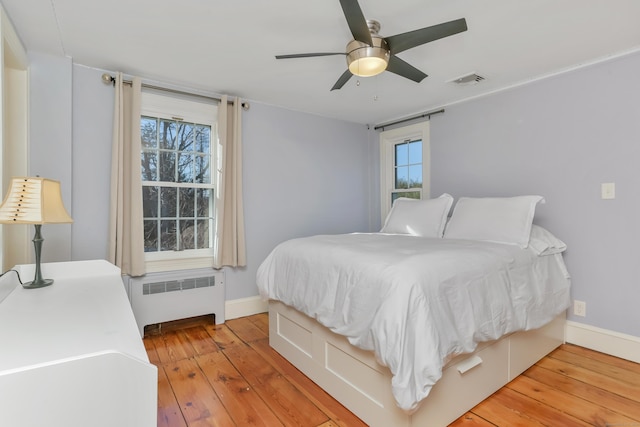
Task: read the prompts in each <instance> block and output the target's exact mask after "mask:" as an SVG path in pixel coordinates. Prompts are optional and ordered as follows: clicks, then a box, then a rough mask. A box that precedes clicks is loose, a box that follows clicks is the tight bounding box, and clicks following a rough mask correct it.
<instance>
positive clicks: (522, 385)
mask: <svg viewBox="0 0 640 427" xmlns="http://www.w3.org/2000/svg"><path fill="white" fill-rule="evenodd" d="M268 323H269V319H268V315H267V314H266V313H263V314H258V315H254V316H249V317H243V318H240V319H233V320H228V321H227V322H226V323H225V324H224V325H214V324H213V322H212V321H211V320H210V319H205V318H200V319H196V320H192V321H188V322H178V323H173V324H165V325H162V327H161V328H157V329H155V330H150V331H149V332H148V333H147V334H146V336H145V338H144V344H145V347H146V349H147V353H148V355H149V359H150V360H151V362H152V363H154V364H155V365H156V366H157V367H158V427H204V426H269V427H270V426H302V427H336V426H349V427H360V426H366V424H365V423H363V422H362V421H361V420H360V419H359V418H357V417H356V416H355V415H353V414H352V413H351V412H349V411H348V410H347V409H345V408H344V407H343V406H341V405H340V404H339V403H338V402H336V401H335V400H334V399H333V398H332V397H331V396H329V395H328V394H327V393H325V392H324V391H323V390H322V389H321V388H319V387H318V386H316V385H315V384H314V383H313V382H312V381H310V380H309V379H308V378H307V377H305V376H304V375H303V374H301V373H300V372H299V371H298V370H297V369H296V368H294V367H293V366H292V365H291V364H289V363H288V362H287V361H286V360H285V359H284V358H282V357H281V356H280V355H279V354H278V353H277V352H275V351H274V350H273V349H271V347H269V340H268V333H269V325H268ZM451 426H453V427H489V426H500V427H501V426H509V427H511V426H549V427H557V426H601V427H613V426H627V427H631V426H636V427H640V365H638V364H636V363H632V362H629V361H626V360H622V359H618V358H615V357H612V356H608V355H605V354H602V353H598V352H594V351H591V350H587V349H584V348H581V347H577V346H573V345H563V346H561V347H560V348H558V349H557V350H555V351H554V352H552V353H551V354H550V355H548V356H547V357H545V358H544V359H542V360H541V361H540V362H538V363H537V364H536V365H534V366H533V367H531V368H530V369H529V370H527V371H526V372H525V373H524V374H522V375H520V376H519V377H518V378H516V379H515V380H513V381H512V382H510V383H509V384H508V385H506V386H505V387H503V388H502V389H500V390H499V391H497V392H496V393H495V394H493V395H492V396H491V397H489V398H488V399H486V400H485V401H483V402H481V403H480V404H478V405H477V406H476V407H474V408H472V409H471V410H470V411H469V412H468V413H467V414H465V415H463V416H462V417H460V418H459V419H458V420H456V421H455V422H454V423H453V424H451ZM389 427H393V426H389Z"/></svg>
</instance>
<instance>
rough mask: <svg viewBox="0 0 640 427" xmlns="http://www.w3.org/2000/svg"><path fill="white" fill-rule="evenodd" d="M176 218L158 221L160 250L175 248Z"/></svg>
mask: <svg viewBox="0 0 640 427" xmlns="http://www.w3.org/2000/svg"><path fill="white" fill-rule="evenodd" d="M176 243H177V236H176V220H171V221H170V220H162V221H160V250H161V251H175V250H177V249H178V248H177V245H176Z"/></svg>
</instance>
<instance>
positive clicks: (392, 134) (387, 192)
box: [380, 121, 431, 222]
mask: <svg viewBox="0 0 640 427" xmlns="http://www.w3.org/2000/svg"><path fill="white" fill-rule="evenodd" d="M419 139H420V140H422V189H415V191H418V190H419V191H420V198H421V199H428V198H429V197H430V195H431V191H430V188H431V144H430V140H429V121H424V122H420V123H416V124H413V125H409V126H403V127H399V128H395V129H391V130H388V131H383V132H380V209H381V211H380V212H381V217H380V218H381V219H382V221H383V222H384V220H385V218H386V217H387V215H388V214H389V211H390V210H391V194H392V192H394V191H396V190H395V188H394V181H395V173H394V157H395V146H396V145H397V144H402V143H405V142H407V141H416V140H419Z"/></svg>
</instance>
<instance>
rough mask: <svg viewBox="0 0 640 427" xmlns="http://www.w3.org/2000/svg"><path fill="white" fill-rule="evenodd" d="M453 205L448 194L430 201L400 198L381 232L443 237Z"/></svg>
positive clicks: (394, 204) (394, 203) (451, 198)
mask: <svg viewBox="0 0 640 427" xmlns="http://www.w3.org/2000/svg"><path fill="white" fill-rule="evenodd" d="M452 204H453V197H451V195H449V194H447V193H444V194H443V195H442V196H440V197H438V198H437V199H428V200H416V199H408V198H405V197H401V198H398V199H396V200H395V202H393V207H392V208H391V211H390V212H389V215H387V219H386V221H385V222H384V226H383V227H382V230H380V232H381V233H389V234H411V235H413V236H420V237H442V233H443V231H444V226H445V224H446V222H447V215H449V210H450V209H451V205H452Z"/></svg>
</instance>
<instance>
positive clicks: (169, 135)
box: [158, 119, 176, 150]
mask: <svg viewBox="0 0 640 427" xmlns="http://www.w3.org/2000/svg"><path fill="white" fill-rule="evenodd" d="M158 137H159V138H160V148H162V149H166V150H175V149H176V122H175V121H173V120H162V119H160V132H159V135H158Z"/></svg>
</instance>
